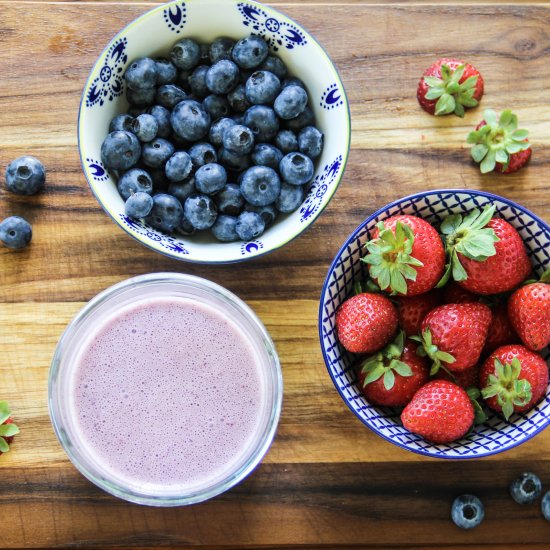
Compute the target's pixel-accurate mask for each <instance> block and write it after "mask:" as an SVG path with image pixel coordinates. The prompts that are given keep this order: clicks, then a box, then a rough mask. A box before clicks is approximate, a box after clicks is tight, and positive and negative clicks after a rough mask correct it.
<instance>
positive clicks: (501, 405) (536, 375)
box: [479, 345, 548, 420]
mask: <svg viewBox="0 0 550 550" xmlns="http://www.w3.org/2000/svg"><path fill="white" fill-rule="evenodd" d="M479 381H480V386H481V388H482V389H481V394H482V395H483V398H484V399H485V401H486V403H487V405H488V406H489V407H491V409H493V410H495V411H499V412H500V411H502V414H503V415H504V417H505V418H506V420H508V419H509V418H510V416H511V415H512V413H514V412H526V411H529V410H531V409H532V408H533V407H534V406H535V405H536V404H537V403H538V402H539V401H540V400H541V398H542V396H543V395H544V394H545V392H546V389H547V387H548V365H547V364H546V361H545V360H544V359H543V358H542V357H541V356H540V355H538V354H537V353H534V352H532V351H531V350H528V349H527V348H526V347H524V346H520V345H512V346H502V347H500V348H497V349H496V350H495V351H493V353H491V355H490V356H489V357H488V358H487V359H486V360H485V362H484V363H483V365H482V366H481V372H480V375H479Z"/></svg>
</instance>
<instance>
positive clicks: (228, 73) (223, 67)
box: [206, 59, 239, 94]
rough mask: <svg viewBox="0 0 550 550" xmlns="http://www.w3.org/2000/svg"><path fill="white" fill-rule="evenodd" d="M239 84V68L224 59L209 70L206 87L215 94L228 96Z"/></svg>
mask: <svg viewBox="0 0 550 550" xmlns="http://www.w3.org/2000/svg"><path fill="white" fill-rule="evenodd" d="M238 83H239V67H237V65H235V63H233V61H229V60H228V59H222V60H221V61H218V62H217V63H215V64H214V65H212V67H210V68H209V69H208V72H207V73H206V85H207V86H208V89H209V90H210V91H211V92H212V93H213V94H227V93H229V92H230V91H231V90H232V89H233V88H235V86H237V84H238Z"/></svg>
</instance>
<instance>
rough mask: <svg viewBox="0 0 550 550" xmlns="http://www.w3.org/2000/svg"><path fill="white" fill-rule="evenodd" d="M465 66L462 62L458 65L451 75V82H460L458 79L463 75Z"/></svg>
mask: <svg viewBox="0 0 550 550" xmlns="http://www.w3.org/2000/svg"><path fill="white" fill-rule="evenodd" d="M465 68H466V65H465V64H464V63H463V64H462V65H459V66H458V67H457V68H456V69H455V70H454V71H453V74H452V76H451V82H453V83H456V84H458V83H459V82H460V79H461V78H462V77H463V76H464V69H465Z"/></svg>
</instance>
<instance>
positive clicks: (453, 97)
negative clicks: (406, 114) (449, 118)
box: [416, 59, 483, 117]
mask: <svg viewBox="0 0 550 550" xmlns="http://www.w3.org/2000/svg"><path fill="white" fill-rule="evenodd" d="M482 95H483V78H482V76H481V74H480V73H479V71H478V70H477V69H476V68H475V67H473V66H472V65H470V64H469V63H464V61H457V60H456V59H439V60H438V61H436V62H435V63H434V64H433V65H431V66H430V67H429V68H428V69H426V70H425V71H424V74H423V75H422V78H421V79H420V82H419V83H418V89H417V91H416V97H417V99H418V103H420V106H421V107H422V109H424V110H425V111H426V112H427V113H430V114H431V115H448V114H450V113H454V114H455V115H458V116H460V117H462V116H464V108H467V109H468V108H470V107H475V106H477V104H478V102H479V100H480V99H481V96H482Z"/></svg>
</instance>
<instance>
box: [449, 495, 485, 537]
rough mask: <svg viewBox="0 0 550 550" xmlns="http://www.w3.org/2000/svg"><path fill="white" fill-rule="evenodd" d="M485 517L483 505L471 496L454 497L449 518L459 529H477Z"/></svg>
mask: <svg viewBox="0 0 550 550" xmlns="http://www.w3.org/2000/svg"><path fill="white" fill-rule="evenodd" d="M484 516H485V510H484V508H483V503H482V502H481V500H479V498H477V497H475V496H473V495H461V496H459V497H456V498H455V499H454V501H453V505H452V507H451V518H452V520H453V522H454V523H455V525H456V526H457V527H460V528H461V529H473V528H474V527H477V526H478V525H479V524H480V523H481V522H482V521H483V518H484Z"/></svg>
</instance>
